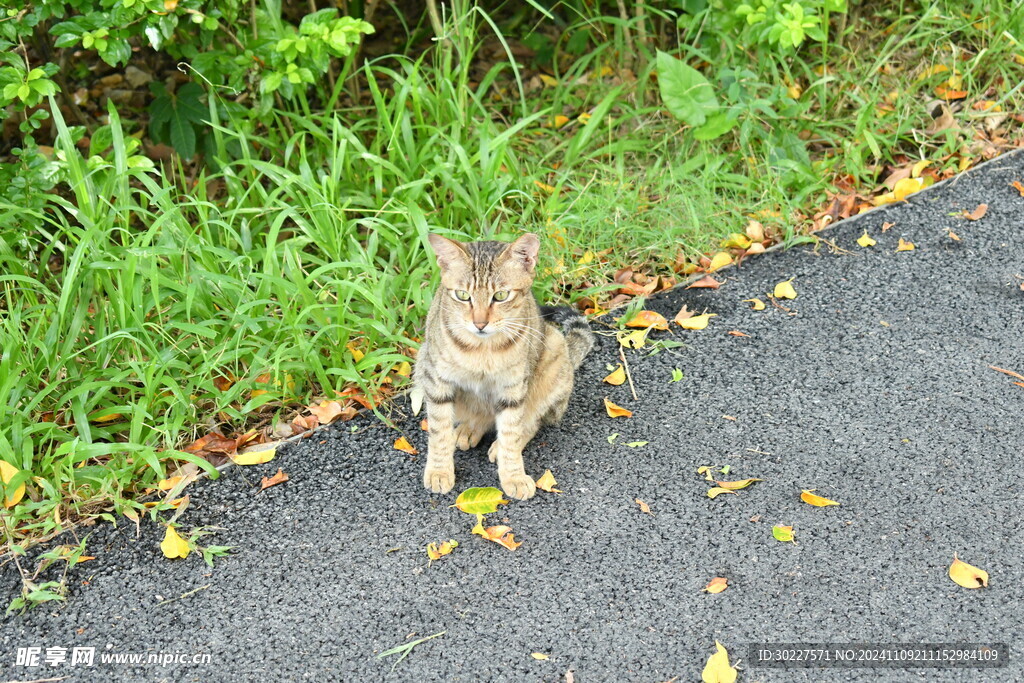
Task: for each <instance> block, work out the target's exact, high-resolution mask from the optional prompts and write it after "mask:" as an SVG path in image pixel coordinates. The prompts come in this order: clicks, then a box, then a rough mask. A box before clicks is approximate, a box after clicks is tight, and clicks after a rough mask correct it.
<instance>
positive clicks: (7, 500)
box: [0, 460, 25, 508]
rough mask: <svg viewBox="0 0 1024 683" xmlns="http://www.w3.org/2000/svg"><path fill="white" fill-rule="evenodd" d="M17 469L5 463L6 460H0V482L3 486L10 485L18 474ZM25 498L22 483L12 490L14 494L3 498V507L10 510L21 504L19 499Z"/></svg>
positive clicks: (23, 484) (23, 483)
mask: <svg viewBox="0 0 1024 683" xmlns="http://www.w3.org/2000/svg"><path fill="white" fill-rule="evenodd" d="M20 471H21V470H19V469H18V468H17V467H15V466H14V465H12V464H11V463H9V462H7V461H6V460H0V481H3V483H4V485H7V484H9V483H11V479H13V478H14V475H16V474H17V473H18V472H20ZM24 497H25V482H22V483H21V484H19V485H18V487H17V488H15V489H14V492H13V493H11V494H10V495H5V496H4V507H5V508H12V507H14V506H15V505H17V504H18V503H20V502H21V499H22V498H24Z"/></svg>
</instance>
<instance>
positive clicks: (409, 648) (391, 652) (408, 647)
mask: <svg viewBox="0 0 1024 683" xmlns="http://www.w3.org/2000/svg"><path fill="white" fill-rule="evenodd" d="M472 490H473V489H470V491H472ZM445 633H447V631H441V632H440V633H435V634H434V635H432V636H427V637H426V638H420V639H419V640H414V641H412V642H411V643H406V644H405V645H399V646H397V647H393V648H391V649H390V650H385V651H384V652H381V653H380V654H379V655H377V659H382V658H384V657H390V656H391V655H397V654H398V653H399V652H401V653H402V656H401V657H399V658H398V659H396V660H395V663H394V664H393V665H392V666H391V670H392V671H394V670H395V667H396V666H398V663H399V662H401V661H402V660H403V659H405V658H406V657H408V656H409V653H410V652H412V649H413V648H414V647H416V646H417V645H419V644H420V643H425V642H427V641H428V640H430V639H432V638H437V637H438V636H443V635H444V634H445Z"/></svg>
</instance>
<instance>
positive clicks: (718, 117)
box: [693, 111, 736, 140]
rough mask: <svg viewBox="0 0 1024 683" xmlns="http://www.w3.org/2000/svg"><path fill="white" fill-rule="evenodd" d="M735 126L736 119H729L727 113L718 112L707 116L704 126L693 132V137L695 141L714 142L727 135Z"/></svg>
mask: <svg viewBox="0 0 1024 683" xmlns="http://www.w3.org/2000/svg"><path fill="white" fill-rule="evenodd" d="M735 125H736V119H730V118H729V114H728V112H724V111H720V112H717V113H715V114H712V115H711V116H708V118H707V121H705V122H704V125H703V126H701V127H700V128H697V129H696V130H695V131H693V137H694V138H696V139H697V140H714V139H715V138H717V137H721V136H722V135H725V134H726V133H728V132H729V131H730V130H732V129H733V127H735Z"/></svg>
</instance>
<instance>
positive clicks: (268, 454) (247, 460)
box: [231, 448, 277, 465]
mask: <svg viewBox="0 0 1024 683" xmlns="http://www.w3.org/2000/svg"><path fill="white" fill-rule="evenodd" d="M275 455H277V449H276V448H267V449H264V450H262V451H249V452H248V453H236V454H235V455H232V456H231V462H233V463H235V464H236V465H262V464H263V463H265V462H270V461H271V460H273V459H274V456H275Z"/></svg>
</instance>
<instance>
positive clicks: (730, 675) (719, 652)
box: [700, 640, 737, 683]
mask: <svg viewBox="0 0 1024 683" xmlns="http://www.w3.org/2000/svg"><path fill="white" fill-rule="evenodd" d="M736 676H737V672H736V667H734V666H732V665H731V664H729V653H728V651H726V649H725V648H724V647H723V646H722V644H721V643H720V642H718V641H717V640H716V641H715V654H713V655H711V656H710V657H708V662H707V664H705V665H704V670H703V671H701V673H700V680H701V681H702V683H735V681H736Z"/></svg>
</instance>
